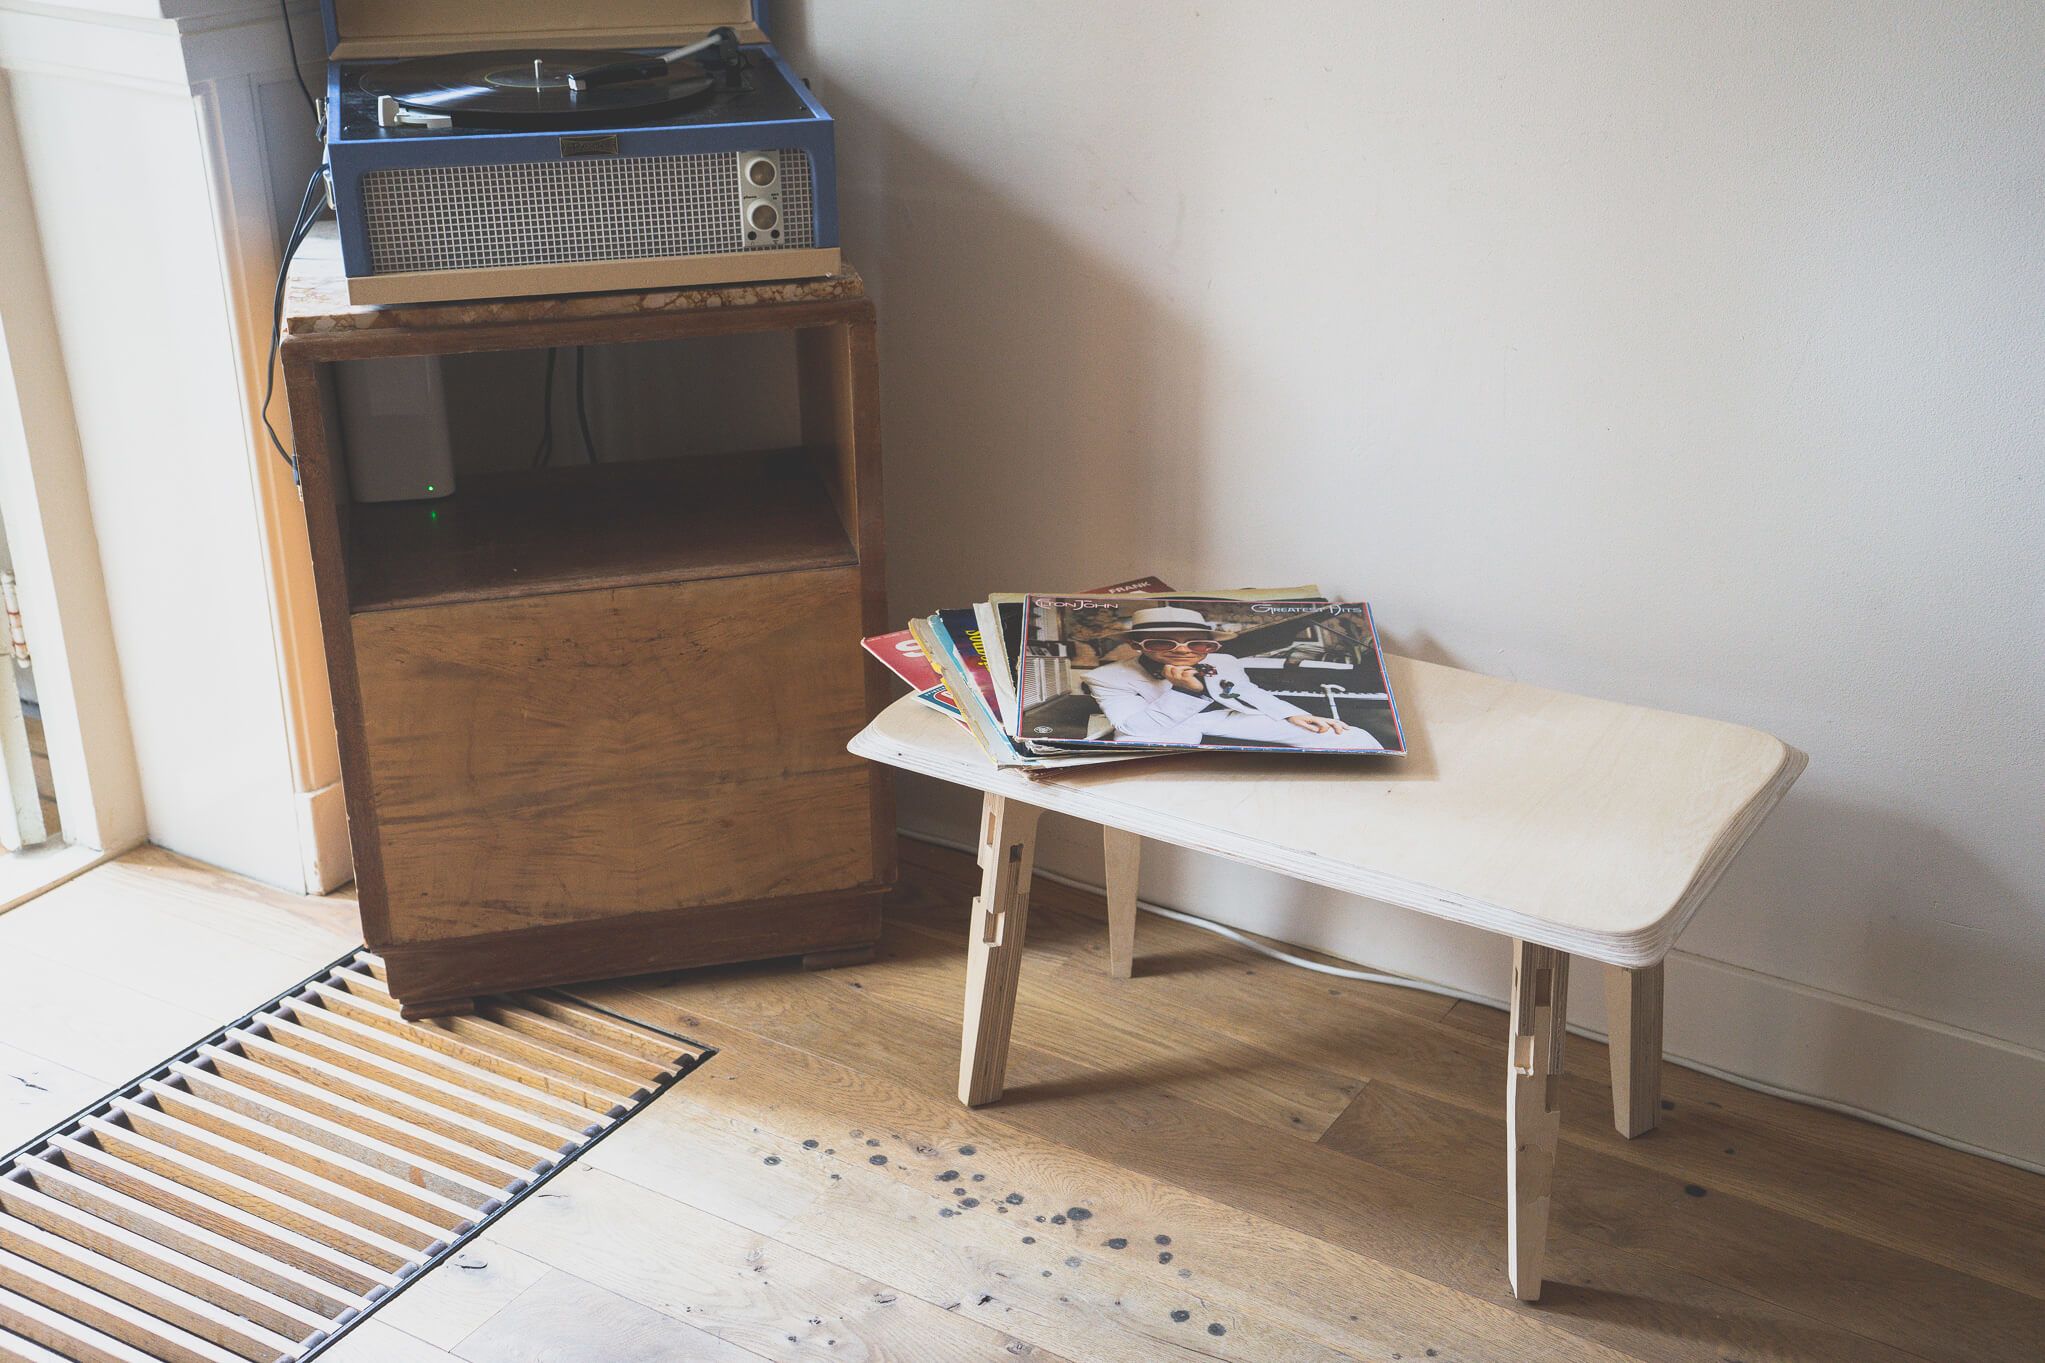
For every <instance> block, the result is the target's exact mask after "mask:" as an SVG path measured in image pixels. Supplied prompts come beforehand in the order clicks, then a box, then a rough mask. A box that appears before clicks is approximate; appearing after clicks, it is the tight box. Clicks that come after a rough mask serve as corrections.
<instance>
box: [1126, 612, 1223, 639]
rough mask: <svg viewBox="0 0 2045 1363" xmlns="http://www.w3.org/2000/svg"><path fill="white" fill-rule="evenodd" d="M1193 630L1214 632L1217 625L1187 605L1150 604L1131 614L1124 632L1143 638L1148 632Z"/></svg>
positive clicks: (1174, 632) (1184, 631)
mask: <svg viewBox="0 0 2045 1363" xmlns="http://www.w3.org/2000/svg"><path fill="white" fill-rule="evenodd" d="M1193 630H1200V631H1204V632H1206V633H1208V634H1212V633H1214V631H1215V625H1214V622H1213V621H1211V620H1209V619H1208V618H1207V617H1206V616H1204V615H1202V614H1201V613H1200V612H1199V611H1196V610H1192V609H1189V608H1188V607H1185V606H1149V607H1146V608H1145V609H1143V610H1140V611H1137V612H1136V613H1135V614H1133V615H1131V616H1130V617H1129V623H1128V624H1127V625H1125V626H1124V627H1123V629H1122V632H1123V633H1124V634H1132V635H1135V636H1137V637H1139V638H1141V637H1142V636H1143V635H1146V634H1185V633H1187V632H1189V631H1193Z"/></svg>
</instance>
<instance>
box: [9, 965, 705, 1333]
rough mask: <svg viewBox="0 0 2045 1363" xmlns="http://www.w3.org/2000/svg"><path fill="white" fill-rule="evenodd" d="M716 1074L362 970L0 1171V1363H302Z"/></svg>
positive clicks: (165, 1067) (255, 1020) (309, 986)
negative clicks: (421, 1012) (404, 1000)
mask: <svg viewBox="0 0 2045 1363" xmlns="http://www.w3.org/2000/svg"><path fill="white" fill-rule="evenodd" d="M710 1053H711V1052H710V1051H709V1050H708V1048H706V1047H702V1046H698V1045H696V1044H694V1043H692V1042H690V1041H688V1040H686V1039H684V1038H682V1037H677V1036H673V1035H670V1034H668V1033H666V1032H661V1031H657V1030H655V1029H653V1028H650V1027H646V1026H643V1025H641V1024H639V1023H636V1022H631V1021H628V1020H626V1019H623V1018H619V1017H615V1016H613V1015H611V1014H608V1013H605V1012H603V1011H601V1010H599V1009H596V1008H592V1007H590V1006H589V1005H587V1004H584V1003H581V1002H578V1001H577V1000H575V999H572V998H570V997H568V996H567V995H564V994H558V993H554V992H551V991H538V992H533V993H524V994H510V995H504V996H501V997H495V998H488V999H483V1000H479V1001H478V1006H477V1008H476V1011H475V1012H474V1013H473V1014H472V1015H467V1016H461V1017H451V1018H436V1019H433V1020H431V1021H426V1022H407V1021H406V1020H404V1019H403V1018H401V1017H399V1016H398V1010H397V1005H396V1003H395V1002H394V1001H393V1000H392V999H391V996H390V993H389V991H388V990H387V989H386V988H385V986H384V973H383V963H382V962H381V961H380V960H378V959H377V958H376V957H374V956H372V955H370V954H369V953H368V952H353V953H350V954H349V955H348V956H345V957H343V958H341V959H340V960H338V961H336V962H335V963H334V964H333V965H331V966H329V967H327V968H326V969H324V970H321V971H320V972H318V973H317V974H315V975H313V976H312V977H310V978H309V979H307V980H305V981H304V982H303V983H302V984H300V985H298V986H296V987H295V988H293V989H291V990H289V991H287V992H286V993H284V994H281V995H279V996H278V997H277V998H276V999H273V1000H272V1001H271V1002H269V1003H268V1004H265V1005H264V1006H263V1007H261V1008H258V1009H257V1010H256V1011H255V1012H253V1013H251V1014H249V1015H248V1016H246V1017H244V1018H241V1019H239V1020H238V1021H236V1022H233V1023H230V1024H228V1025H227V1026H226V1027H223V1028H221V1029H220V1030H219V1031H217V1032H215V1033H214V1034H213V1035H212V1036H210V1037H207V1038H206V1039H205V1040H203V1041H200V1042H198V1043H197V1044H195V1045H193V1046H191V1047H189V1048H187V1049H186V1050H184V1051H182V1052H180V1053H179V1054H178V1055H176V1056H173V1057H171V1058H170V1059H169V1060H166V1061H165V1062H164V1063H163V1064H161V1065H158V1066H157V1067H156V1068H155V1069H153V1070H151V1071H149V1072H148V1073H146V1074H143V1075H140V1076H138V1077H137V1078H136V1079H134V1080H133V1081H132V1082H130V1083H129V1084H127V1085H125V1086H123V1087H122V1088H120V1089H118V1090H116V1091H115V1092H114V1093H111V1094H109V1095H108V1096H107V1097H106V1098H104V1099H102V1100H101V1101H100V1102H98V1103H96V1104H94V1105H93V1106H92V1107H90V1108H88V1109H86V1110H85V1111H83V1112H81V1113H79V1114H78V1115H77V1116H75V1117H73V1118H71V1119H70V1120H68V1121H66V1122H64V1123H63V1124H62V1125H60V1126H57V1127H54V1128H52V1129H51V1130H50V1131H48V1132H45V1133H44V1134H43V1135H41V1136H38V1137H37V1138H36V1139H34V1140H32V1141H30V1142H29V1143H28V1144H27V1145H24V1146H22V1147H21V1148H20V1149H19V1150H17V1151H15V1152H14V1153H13V1154H11V1155H9V1156H7V1158H6V1159H5V1160H0V1363H63V1361H66V1360H68V1361H69V1363H140V1360H160V1361H162V1363H240V1361H244V1360H246V1361H248V1363H272V1360H285V1359H289V1360H303V1359H309V1358H311V1357H312V1356H314V1355H316V1354H318V1353H320V1352H322V1351H324V1349H325V1348H326V1347H327V1346H329V1345H331V1344H332V1343H333V1342H334V1341H335V1340H336V1339H338V1338H339V1337H340V1335H341V1334H342V1333H344V1332H345V1331H346V1330H347V1329H348V1327H349V1326H350V1325H352V1324H354V1323H355V1322H357V1321H359V1320H361V1319H363V1318H364V1317H366V1316H367V1315H368V1314H369V1313H370V1312H371V1311H373V1310H374V1309H375V1308H376V1307H377V1306H378V1305H380V1304H381V1303H382V1302H384V1301H387V1300H389V1299H390V1298H391V1297H392V1296H394V1295H395V1294H396V1293H398V1292H400V1291H402V1290H403V1289H404V1288H405V1286H406V1285H408V1284H409V1283H411V1282H412V1281H414V1280H416V1278H417V1277H418V1275H419V1274H420V1273H422V1272H424V1271H425V1270H426V1269H428V1268H431V1267H432V1266H433V1265H434V1264H435V1263H437V1262H439V1261H440V1260H441V1259H442V1258H444V1257H446V1256H447V1255H448V1254H450V1253H451V1252H452V1251H453V1250H454V1249H455V1248H457V1247H458V1246H459V1245H461V1244H462V1243H464V1242H465V1241H466V1240H467V1239H468V1238H469V1237H471V1236H473V1235H474V1234H476V1232H477V1231H479V1230H480V1229H481V1228H482V1227H483V1226H484V1225H485V1224H487V1223H488V1222H489V1221H490V1220H491V1219H493V1218H494V1217H496V1216H498V1215H500V1214H501V1213H502V1212H504V1211H505V1210H506V1209H507V1208H508V1207H510V1206H511V1205H512V1204H514V1203H515V1202H517V1201H518V1200H519V1199H520V1198H521V1197H524V1196H525V1195H527V1194H528V1193H530V1192H532V1191H533V1190H534V1189H535V1188H537V1187H538V1186H539V1185H540V1184H541V1183H543V1182H545V1180H546V1179H547V1178H549V1177H551V1176H552V1175H553V1174H554V1173H555V1172H557V1171H558V1170H559V1169H561V1168H562V1167H563V1166H565V1165H566V1164H568V1163H569V1162H570V1161H572V1160H574V1159H575V1158H576V1157H577V1156H579V1155H580V1154H581V1153H582V1152H583V1151H585V1150H587V1149H588V1148H589V1147H590V1146H591V1145H593V1144H594V1143H595V1142H597V1141H599V1140H601V1139H602V1138H603V1137H604V1136H605V1135H606V1134H607V1133H608V1132H610V1131H611V1130H613V1129H615V1128H616V1127H617V1125H618V1124H619V1123H620V1122H623V1121H624V1120H625V1119H626V1118H628V1117H630V1116H631V1115H632V1114H633V1113H635V1112H637V1111H638V1110H640V1109H641V1108H643V1107H644V1106H645V1105H646V1104H647V1103H648V1102H650V1101H651V1100H652V1099H653V1098H654V1097H655V1096H656V1095H658V1094H659V1093H660V1092H661V1091H663V1090H664V1089H666V1088H667V1087H668V1086H669V1085H671V1084H673V1083H675V1082H676V1081H677V1080H679V1079H680V1078H682V1076H684V1075H686V1074H687V1073H689V1071H690V1070H692V1069H693V1068H695V1066H696V1065H698V1064H700V1063H701V1062H702V1061H703V1060H704V1059H705V1058H707V1057H708V1055H709V1054H710Z"/></svg>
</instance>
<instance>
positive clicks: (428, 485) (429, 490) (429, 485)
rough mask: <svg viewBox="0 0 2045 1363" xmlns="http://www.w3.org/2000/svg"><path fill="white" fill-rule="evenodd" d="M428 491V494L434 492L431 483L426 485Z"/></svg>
mask: <svg viewBox="0 0 2045 1363" xmlns="http://www.w3.org/2000/svg"><path fill="white" fill-rule="evenodd" d="M426 490H427V491H428V492H431V491H433V484H431V483H428V484H427V485H426Z"/></svg>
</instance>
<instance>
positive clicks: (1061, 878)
mask: <svg viewBox="0 0 2045 1363" xmlns="http://www.w3.org/2000/svg"><path fill="white" fill-rule="evenodd" d="M901 834H902V836H903V837H905V838H908V839H909V840H910V841H912V842H920V843H926V844H928V845H929V846H931V847H942V848H944V849H945V850H946V851H948V852H962V853H964V854H965V855H966V856H969V857H972V856H977V855H978V854H979V849H977V848H975V847H973V846H971V845H969V844H967V843H963V842H953V841H952V840H951V839H949V838H940V837H937V836H935V835H933V834H929V833H912V832H910V831H909V830H908V829H906V828H905V829H902V830H901ZM1035 874H1037V875H1039V876H1042V877H1043V878H1044V879H1045V880H1048V881H1050V882H1051V883H1052V884H1054V885H1063V886H1065V887H1066V888H1068V889H1073V890H1079V891H1082V892H1084V893H1086V894H1094V895H1098V894H1103V893H1105V892H1104V891H1103V890H1102V889H1101V887H1100V886H1098V885H1089V884H1087V883H1086V882H1085V881H1082V880H1076V879H1074V878H1073V877H1071V876H1068V875H1062V874H1060V873H1059V872H1057V871H1046V870H1043V869H1042V868H1038V869H1037V870H1036V872H1035ZM1136 907H1137V908H1139V909H1142V910H1143V911H1144V912H1145V913H1154V914H1156V915H1157V916H1158V917H1160V918H1169V919H1171V920H1172V921H1173V922H1175V923H1185V924H1188V925H1190V926H1192V927H1196V928H1199V929H1201V930H1202V931H1204V932H1211V933H1213V934H1214V935H1215V936H1217V937H1226V938H1227V939H1228V940H1229V941H1231V942H1236V943H1239V944H1241V945H1243V946H1246V947H1248V948H1249V949H1250V950H1252V951H1254V952H1256V953H1257V954H1258V955H1260V956H1269V957H1270V958H1271V959H1272V960H1274V961H1283V962H1285V963H1286V964H1287V965H1295V966H1298V967H1299V968H1300V969H1301V970H1311V971H1314V972H1315V973H1316V974H1321V975H1334V976H1337V977H1338V978H1341V979H1345V980H1361V981H1362V982H1363V983H1365V984H1385V985H1391V986H1392V987H1393V988H1395V989H1412V990H1415V991H1417V992H1419V993H1422V994H1436V995H1439V996H1440V997H1442V998H1445V999H1455V1000H1456V1001H1457V1002H1459V1003H1481V1004H1483V1005H1484V1006H1485V1007H1487V1008H1497V1009H1501V1010H1502V1009H1504V1008H1505V1007H1506V1006H1507V1005H1506V1000H1504V999H1500V998H1492V997H1490V996H1488V995H1484V994H1473V993H1470V992H1469V991H1467V990H1463V989H1456V988H1453V987H1451V986H1449V985H1445V984H1435V983H1433V982H1432V981H1430V980H1416V979H1413V978H1412V977H1411V976H1407V975H1388V974H1386V973H1385V972H1383V971H1379V970H1357V969H1353V968H1351V967H1348V966H1339V965H1328V964H1327V963H1326V962H1323V961H1310V960H1308V959H1307V958H1306V957H1304V956H1294V955H1293V954H1292V953H1290V952H1287V951H1281V950H1279V949H1278V948H1277V947H1274V946H1270V945H1267V944H1266V943H1264V942H1260V941H1258V940H1257V939H1256V938H1254V937H1252V936H1251V935H1250V934H1249V933H1247V932H1244V931H1242V930H1241V929H1239V928H1232V927H1230V926H1228V925H1227V924H1226V923H1217V922H1215V921H1213V920H1212V919H1209V918H1196V917H1195V916H1194V915H1192V914H1190V913H1182V912H1181V911H1179V910H1178V909H1168V908H1166V907H1165V906H1164V905H1162V904H1152V903H1150V902H1148V901H1146V900H1142V899H1139V900H1137V901H1136ZM1569 1030H1570V1031H1572V1032H1574V1033H1575V1034H1576V1035H1578V1036H1587V1037H1590V1038H1592V1039H1594V1040H1597V1041H1604V1040H1606V1039H1607V1038H1606V1035H1605V1033H1603V1032H1598V1031H1593V1030H1591V1029H1590V1028H1588V1027H1578V1026H1574V1025H1572V1026H1571V1027H1570V1028H1569ZM1662 1059H1664V1060H1666V1061H1667V1062H1668V1063H1669V1064H1671V1065H1680V1066H1682V1067H1683V1068H1684V1069H1686V1070H1695V1071H1696V1072H1697V1073H1699V1074H1708V1075H1710V1076H1711V1077H1712V1078H1713V1079H1722V1080H1724V1081H1725V1082H1726V1083H1728V1084H1732V1085H1734V1086H1736V1087H1738V1088H1743V1089H1752V1090H1753V1091H1754V1092H1756V1093H1761V1094H1766V1095H1767V1096H1768V1097H1770V1098H1781V1099H1784V1100H1785V1101H1787V1102H1792V1103H1802V1104H1804V1105H1805V1106H1807V1107H1815V1108H1822V1109H1823V1110H1825V1111H1826V1112H1836V1113H1838V1114H1839V1115H1841V1116H1842V1117H1857V1118H1859V1119H1860V1120H1861V1121H1864V1122H1872V1123H1874V1124H1875V1125H1876V1126H1883V1127H1887V1128H1888V1129H1889V1130H1891V1131H1900V1132H1902V1133H1903V1134H1904V1135H1906V1136H1915V1137H1916V1138H1917V1139H1919V1140H1921V1141H1930V1142H1931V1143H1932V1144H1933V1145H1942V1146H1944V1147H1945V1148H1946V1149H1948V1150H1957V1151H1959V1152H1960V1153H1962V1154H1965V1155H1978V1156H1979V1157H1981V1158H1982V1159H1987V1160H1994V1161H1995V1162H1996V1163H1997V1164H2007V1165H2009V1166H2010V1167H2012V1168H2015V1169H2023V1170H2025V1171H2027V1172H2029V1173H2033V1174H2045V1165H2040V1164H2034V1163H2032V1162H2031V1161H2030V1160H2027V1159H2022V1158H2020V1157H2018V1156H2016V1155H2006V1154H2004V1153H2003V1152H2001V1151H2000V1150H1988V1149H1984V1148H1983V1147H1981V1146H1978V1145H1972V1144H1969V1143H1968V1142H1966V1141H1963V1140H1957V1139H1955V1138H1954V1137H1951V1136H1943V1135H1940V1134H1939V1133H1938V1132H1936V1131H1927V1130H1925V1129H1924V1128H1923V1127H1921V1126H1912V1125H1911V1124H1910V1123H1908V1122H1903V1121H1898V1120H1897V1119H1896V1118H1894V1117H1885V1116H1883V1115H1882V1114H1881V1113H1879V1112H1870V1111H1868V1110H1867V1109H1866V1108H1860V1107H1855V1106H1853V1105H1852V1104H1851V1103H1841V1102H1836V1101H1834V1100H1833V1099H1830V1098H1820V1097H1818V1096H1816V1095H1815V1094H1810V1093H1800V1092H1798V1091H1797V1090H1795V1089H1786V1088H1778V1087H1776V1086H1775V1085H1774V1084H1768V1083H1764V1082H1762V1081H1761V1080H1759V1079H1750V1078H1748V1077H1747V1076H1746V1075H1744V1074H1734V1073H1732V1072H1731V1071H1730V1070H1722V1069H1719V1068H1718V1067H1717V1066H1716V1065H1707V1064H1705V1063H1703V1062H1702V1061H1698V1060H1686V1059H1684V1058H1682V1057H1681V1056H1674V1055H1664V1056H1663V1057H1662Z"/></svg>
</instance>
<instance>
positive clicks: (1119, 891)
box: [1101, 824, 1143, 980]
mask: <svg viewBox="0 0 2045 1363" xmlns="http://www.w3.org/2000/svg"><path fill="white" fill-rule="evenodd" d="M1101 850H1102V851H1103V852H1104V853H1105V854H1106V858H1107V867H1108V874H1107V882H1108V885H1107V891H1108V974H1110V975H1112V976H1114V977H1115V978H1116V979H1118V980H1126V979H1128V978H1129V977H1130V975H1132V974H1134V973H1135V966H1136V884H1137V867H1138V865H1139V864H1140V863H1141V861H1142V859H1143V839H1142V838H1140V837H1138V836H1137V835H1136V834H1134V833H1125V832H1123V831H1122V830H1121V829H1119V828H1109V827H1108V826H1107V825H1105V824H1103V825H1102V826H1101Z"/></svg>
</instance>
